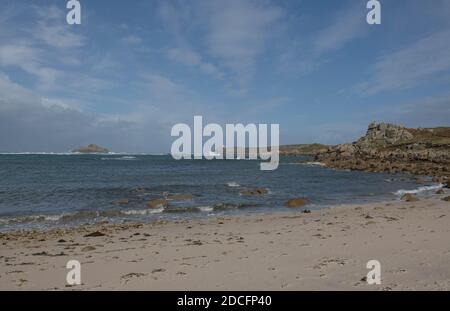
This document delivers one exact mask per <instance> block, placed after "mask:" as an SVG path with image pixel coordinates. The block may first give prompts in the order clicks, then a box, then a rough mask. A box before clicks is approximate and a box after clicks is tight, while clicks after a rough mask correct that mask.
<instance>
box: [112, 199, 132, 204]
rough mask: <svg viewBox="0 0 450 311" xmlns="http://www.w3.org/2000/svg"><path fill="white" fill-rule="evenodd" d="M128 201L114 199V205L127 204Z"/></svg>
mask: <svg viewBox="0 0 450 311" xmlns="http://www.w3.org/2000/svg"><path fill="white" fill-rule="evenodd" d="M128 203H130V201H129V200H128V199H121V200H118V201H115V202H114V205H127V204H128Z"/></svg>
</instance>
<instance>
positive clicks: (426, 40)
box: [358, 29, 450, 94]
mask: <svg viewBox="0 0 450 311" xmlns="http://www.w3.org/2000/svg"><path fill="white" fill-rule="evenodd" d="M449 51H450V29H445V30H442V31H438V32H435V33H432V34H430V35H428V36H425V37H423V38H422V39H420V40H418V41H416V42H414V43H412V44H410V45H409V46H406V47H404V48H401V49H399V50H396V51H394V52H392V53H389V54H386V55H384V56H382V57H380V58H379V59H378V60H377V61H376V62H375V64H374V65H372V66H371V68H370V72H369V74H370V76H371V78H370V79H369V81H368V82H364V83H362V84H360V85H359V86H358V89H360V90H362V91H364V92H365V93H366V94H375V93H379V92H382V91H389V90H397V89H408V88H411V87H414V86H416V85H418V84H420V83H422V82H426V81H430V80H429V79H432V78H436V77H437V75H438V74H440V73H443V72H447V73H448V72H449V71H450V53H449Z"/></svg>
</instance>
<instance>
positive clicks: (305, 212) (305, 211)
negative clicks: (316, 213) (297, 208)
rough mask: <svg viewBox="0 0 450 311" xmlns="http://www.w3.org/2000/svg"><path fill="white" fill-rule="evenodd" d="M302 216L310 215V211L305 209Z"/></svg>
mask: <svg viewBox="0 0 450 311" xmlns="http://www.w3.org/2000/svg"><path fill="white" fill-rule="evenodd" d="M302 213H303V214H311V211H310V210H309V209H305V210H303V211H302Z"/></svg>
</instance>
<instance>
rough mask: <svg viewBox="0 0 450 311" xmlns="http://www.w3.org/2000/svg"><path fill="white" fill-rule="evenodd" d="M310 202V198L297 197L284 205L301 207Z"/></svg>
mask: <svg viewBox="0 0 450 311" xmlns="http://www.w3.org/2000/svg"><path fill="white" fill-rule="evenodd" d="M307 203H308V200H307V199H305V198H295V199H290V200H289V201H287V202H286V203H285V204H284V206H286V207H299V206H303V205H305V204H307Z"/></svg>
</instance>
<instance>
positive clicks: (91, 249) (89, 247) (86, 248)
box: [81, 246, 96, 252]
mask: <svg viewBox="0 0 450 311" xmlns="http://www.w3.org/2000/svg"><path fill="white" fill-rule="evenodd" d="M95 250H96V248H95V247H94V246H86V247H83V248H82V249H81V251H82V252H90V251H95Z"/></svg>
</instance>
